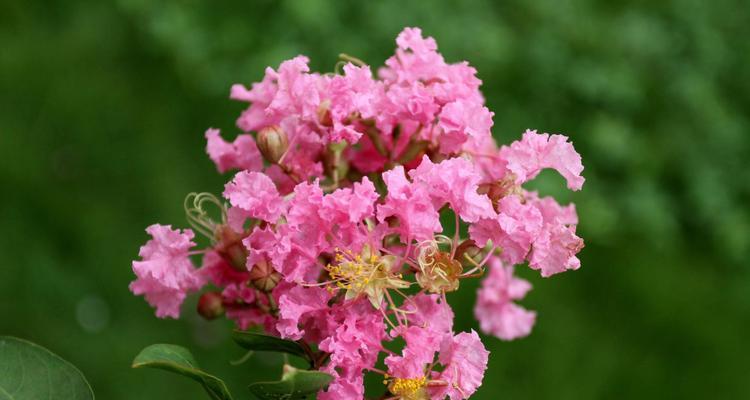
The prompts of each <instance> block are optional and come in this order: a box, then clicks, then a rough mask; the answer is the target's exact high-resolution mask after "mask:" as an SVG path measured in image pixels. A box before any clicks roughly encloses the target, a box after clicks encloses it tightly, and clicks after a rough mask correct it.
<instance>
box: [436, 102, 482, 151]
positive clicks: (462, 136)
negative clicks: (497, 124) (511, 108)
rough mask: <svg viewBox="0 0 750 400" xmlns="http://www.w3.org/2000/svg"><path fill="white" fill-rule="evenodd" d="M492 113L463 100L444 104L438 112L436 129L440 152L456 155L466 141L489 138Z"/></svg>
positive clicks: (479, 105)
mask: <svg viewBox="0 0 750 400" xmlns="http://www.w3.org/2000/svg"><path fill="white" fill-rule="evenodd" d="M493 115H494V113H492V112H491V111H490V110H488V109H487V107H484V106H483V105H482V104H481V103H476V102H472V101H468V100H464V99H459V100H456V101H454V102H452V103H448V104H446V105H445V106H444V107H443V109H442V111H441V112H440V117H439V118H440V121H439V122H438V127H439V128H440V129H441V130H442V133H441V135H440V137H439V143H440V152H441V153H443V154H451V153H458V152H460V151H461V147H462V146H463V145H464V143H466V142H467V141H470V140H474V141H481V140H483V138H484V137H488V136H491V133H490V129H491V128H492V116H493Z"/></svg>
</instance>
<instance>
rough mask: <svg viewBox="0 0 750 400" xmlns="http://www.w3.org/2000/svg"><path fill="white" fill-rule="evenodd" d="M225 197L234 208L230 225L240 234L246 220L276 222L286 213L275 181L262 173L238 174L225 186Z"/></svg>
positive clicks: (230, 215)
mask: <svg viewBox="0 0 750 400" xmlns="http://www.w3.org/2000/svg"><path fill="white" fill-rule="evenodd" d="M224 197H226V198H227V199H228V200H229V203H230V204H232V206H233V208H234V212H233V213H230V214H229V217H230V225H232V228H233V229H235V230H236V231H238V232H241V231H242V228H241V227H242V225H243V223H244V219H245V218H255V219H260V220H263V221H267V222H276V220H277V219H278V218H279V216H280V215H281V213H282V212H283V211H284V201H283V200H282V199H281V197H280V196H279V192H278V191H277V190H276V186H275V185H274V184H273V181H271V178H269V177H268V176H266V175H265V174H262V173H260V172H249V171H242V172H239V173H237V175H235V176H234V179H232V181H231V182H229V183H227V185H226V186H225V188H224ZM238 228H239V229H238Z"/></svg>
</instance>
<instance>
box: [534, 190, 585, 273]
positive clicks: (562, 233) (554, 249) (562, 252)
mask: <svg viewBox="0 0 750 400" xmlns="http://www.w3.org/2000/svg"><path fill="white" fill-rule="evenodd" d="M529 198H530V200H529V201H530V202H531V204H533V205H534V206H535V207H536V208H537V209H539V211H540V212H541V214H542V216H543V219H544V225H543V226H542V230H541V232H540V233H539V235H538V236H537V237H536V239H535V240H534V244H533V246H532V250H531V253H530V255H529V267H531V268H533V269H538V270H541V271H542V276H544V277H548V276H551V275H554V274H557V273H560V272H563V271H566V270H569V269H573V270H575V269H578V268H580V266H581V261H580V260H579V259H578V257H576V254H578V252H579V251H581V249H582V248H583V239H581V238H580V237H578V236H577V235H576V224H577V223H578V216H577V215H576V211H575V206H574V205H572V204H571V205H569V206H567V207H562V206H560V205H559V204H557V202H556V201H555V200H554V199H553V198H551V197H545V198H542V199H539V198H538V197H537V196H536V194H533V193H532V194H529Z"/></svg>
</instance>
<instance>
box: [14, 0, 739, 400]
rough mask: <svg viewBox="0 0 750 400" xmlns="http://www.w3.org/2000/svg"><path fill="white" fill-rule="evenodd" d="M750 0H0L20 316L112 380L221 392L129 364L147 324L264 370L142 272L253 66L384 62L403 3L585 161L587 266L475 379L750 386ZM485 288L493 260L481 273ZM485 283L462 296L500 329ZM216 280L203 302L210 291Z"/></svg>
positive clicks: (200, 181) (464, 306) (464, 316)
mask: <svg viewBox="0 0 750 400" xmlns="http://www.w3.org/2000/svg"><path fill="white" fill-rule="evenodd" d="M749 8H750V7H748V4H747V2H746V1H744V0H742V1H741V0H737V1H730V0H728V1H710V2H708V1H703V0H685V1H673V2H668V1H664V2H659V1H656V2H655V1H631V2H627V1H600V2H596V1H586V0H563V1H560V0H546V1H529V0H517V1H502V2H491V1H485V2H445V3H434V2H408V1H403V0H402V1H373V2H346V1H341V2H325V1H278V2H277V1H260V2H249V1H238V0H228V1H222V2H207V1H206V2H203V1H195V0H183V1H171V2H169V1H165V2H152V1H147V0H120V1H115V2H110V1H91V0H66V1H13V0H11V1H10V2H7V1H6V2H2V3H0V191H1V192H2V195H1V196H0V198H1V199H0V205H1V206H0V232H1V233H2V240H0V255H1V257H2V258H0V260H1V261H0V334H12V335H15V336H20V337H24V338H28V339H30V340H33V341H36V342H38V343H40V344H42V345H44V346H46V347H49V348H50V349H52V350H54V351H55V352H57V353H58V354H60V355H62V356H63V357H64V358H66V359H68V360H70V361H71V362H73V363H74V364H76V365H77V366H79V367H80V369H81V370H82V371H83V372H84V374H85V375H86V376H87V377H88V378H89V380H90V381H91V383H92V385H93V388H94V391H95V392H96V394H97V397H98V398H100V399H115V400H116V399H204V398H205V397H204V396H205V395H204V394H203V392H202V391H201V389H200V387H199V386H198V385H197V384H195V383H194V382H191V381H188V380H185V379H184V378H181V377H177V376H173V375H170V374H168V373H165V372H160V371H150V370H131V369H130V368H129V365H130V362H131V360H132V358H133V356H135V354H136V353H137V352H138V351H139V350H140V349H141V348H143V347H144V346H146V345H148V344H151V343H155V342H168V343H175V344H181V345H185V346H187V347H190V348H191V349H192V350H193V351H194V352H195V354H196V356H197V358H198V359H199V361H201V362H202V364H203V366H204V367H206V369H208V370H209V371H212V372H215V373H216V374H218V375H220V376H223V377H226V378H227V380H228V382H229V384H230V386H231V388H232V389H233V391H234V392H235V395H236V397H237V398H239V399H244V398H250V395H249V393H248V392H247V391H246V389H245V388H244V385H245V384H246V383H248V382H250V381H252V380H254V379H257V378H259V377H262V378H271V377H274V376H276V375H277V374H278V366H279V363H280V358H279V357H278V356H276V355H259V356H256V357H254V359H253V360H251V361H250V362H249V363H246V364H244V365H242V366H230V365H229V363H228V361H229V360H231V359H236V358H239V357H240V356H241V355H242V351H241V350H240V349H239V348H237V347H235V346H234V345H233V344H232V343H230V342H229V341H228V340H227V335H228V332H229V330H230V326H229V324H227V323H224V322H215V323H206V322H203V321H201V320H200V319H199V318H197V317H194V316H193V313H192V312H189V311H188V312H186V313H185V315H187V317H186V318H185V319H184V320H180V321H173V320H159V319H156V318H155V317H154V315H153V311H152V310H151V308H150V307H149V306H148V305H147V304H146V302H145V301H144V300H143V299H142V298H136V297H133V296H132V295H131V294H130V293H129V292H128V289H127V285H128V283H129V282H130V281H131V280H132V279H133V275H132V272H131V270H130V261H131V260H132V259H133V258H135V257H136V256H137V252H138V247H139V246H140V245H141V244H142V243H144V241H145V240H146V235H145V233H144V232H143V229H144V228H145V227H146V226H147V225H149V224H151V223H154V222H157V221H159V222H162V223H171V224H175V225H178V226H186V223H185V222H184V218H183V215H182V207H181V202H182V200H183V197H184V195H185V194H186V193H188V192H190V191H213V192H219V191H220V190H221V188H222V185H223V183H224V181H225V179H227V177H222V176H220V175H218V174H217V173H216V172H215V169H214V166H213V165H212V163H211V162H210V161H209V160H208V158H207V157H206V155H205V154H204V139H203V131H204V130H205V129H206V128H207V127H209V126H213V127H220V128H223V129H224V131H225V133H228V134H231V133H232V132H236V129H233V125H234V120H235V118H236V116H237V115H238V114H239V112H240V110H241V109H242V108H243V105H242V104H241V103H236V102H232V101H230V100H228V98H227V97H228V93H229V87H230V85H231V84H232V83H235V82H242V83H246V84H247V83H251V82H253V81H256V80H259V79H260V78H261V77H262V74H263V69H264V67H265V66H267V65H271V66H274V67H275V66H277V65H278V64H279V62H281V61H282V60H284V59H287V58H290V57H292V56H294V55H297V54H300V53H302V54H307V55H309V56H310V57H311V59H312V66H313V68H314V69H316V70H319V71H330V70H332V69H333V66H334V64H335V62H336V57H337V54H338V53H339V52H346V53H349V54H352V55H356V56H358V57H360V58H362V59H364V60H366V61H367V62H369V63H371V64H372V65H380V64H382V62H383V61H384V60H385V58H387V57H388V56H389V55H390V54H392V52H393V48H394V46H395V44H394V39H395V36H396V35H397V33H398V32H399V31H400V30H401V29H402V28H403V27H404V26H421V27H422V28H423V29H424V31H425V33H426V34H428V35H432V36H434V37H435V38H436V39H437V41H438V44H439V46H440V50H441V51H442V52H443V54H444V55H445V57H446V58H447V59H448V60H449V61H460V60H464V59H465V60H469V61H470V62H471V64H472V65H474V66H475V67H476V68H477V69H478V70H479V76H480V78H481V79H482V80H483V81H484V86H483V91H484V93H485V94H486V97H487V103H488V106H489V107H490V109H491V110H493V111H494V112H495V119H494V120H495V127H494V132H495V135H496V137H497V138H498V140H499V141H500V142H502V143H508V142H510V141H512V140H514V139H515V138H517V137H519V136H520V134H521V133H522V132H523V130H524V129H525V128H538V129H540V130H543V131H549V132H560V133H565V134H568V135H569V136H570V137H571V138H572V139H573V142H574V143H575V146H576V148H577V149H578V150H579V151H580V152H581V153H582V155H583V160H584V165H585V167H586V169H585V171H584V175H585V176H586V179H587V182H586V185H585V186H584V189H583V191H581V192H578V193H569V192H567V191H566V190H565V189H564V184H563V181H562V179H561V178H559V177H558V176H556V175H555V174H544V175H543V176H542V177H541V179H540V180H539V181H538V182H537V183H536V186H537V187H538V188H539V189H540V190H541V191H542V192H544V193H548V194H554V195H556V196H559V198H561V199H562V200H563V201H574V202H576V204H577V205H578V210H579V214H580V218H581V223H580V226H579V232H580V235H581V236H583V237H584V238H585V240H586V248H585V249H584V250H583V252H582V253H581V259H582V262H583V267H582V268H581V269H580V270H579V271H577V272H568V273H565V274H561V275H558V276H555V277H553V278H550V279H541V278H539V277H538V274H537V273H532V272H531V271H528V270H526V269H522V270H521V274H522V276H524V277H526V278H528V279H530V280H531V281H532V282H533V283H534V290H533V291H532V292H531V293H530V294H529V296H527V299H526V300H525V301H524V302H523V304H524V305H525V306H527V307H528V308H530V309H534V310H537V311H538V312H539V318H538V324H537V326H536V327H535V330H534V332H533V334H532V335H531V336H530V337H528V338H526V339H523V340H520V341H516V342H510V343H503V342H500V341H499V340H496V339H492V338H487V340H486V341H485V342H486V343H487V346H488V348H489V349H490V350H491V352H492V355H491V357H490V368H489V370H488V374H487V376H486V377H485V383H484V386H483V387H482V388H481V389H480V391H479V392H478V393H477V394H476V396H475V398H476V399H496V398H503V399H553V398H554V399H615V398H618V399H632V398H665V397H666V398H696V399H702V398H721V399H736V398H747V397H748V396H750V366H748V360H749V359H750V346H748V345H747V336H748V334H750V268H748V265H747V263H748V260H747V259H748V256H750V210H749V209H750V207H749V206H748V205H749V204H750V203H749V200H750V168H748V164H747V163H748V157H749V156H750V149H749V147H750V120H748V118H749V115H750V67H749V66H750V40H749V39H748V38H750V24H749V23H748V22H749V21H750V11H749ZM467 286H469V287H472V288H473V287H476V282H472V283H470V284H467ZM473 297H474V293H473V290H462V291H460V292H459V293H457V294H454V295H452V296H451V297H450V300H451V302H452V303H453V306H454V309H455V311H456V314H457V328H458V329H459V330H467V329H471V328H475V329H476V328H477V324H476V323H475V322H474V321H473V318H472V311H471V310H472V307H473ZM194 305H195V299H192V300H191V301H189V302H188V304H186V306H185V307H186V310H187V309H188V308H191V307H194Z"/></svg>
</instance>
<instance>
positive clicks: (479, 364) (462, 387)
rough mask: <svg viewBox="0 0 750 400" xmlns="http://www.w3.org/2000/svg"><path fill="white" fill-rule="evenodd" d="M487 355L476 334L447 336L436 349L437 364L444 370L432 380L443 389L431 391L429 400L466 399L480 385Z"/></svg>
mask: <svg viewBox="0 0 750 400" xmlns="http://www.w3.org/2000/svg"><path fill="white" fill-rule="evenodd" d="M489 354H490V352H488V351H487V349H485V348H484V345H483V344H482V341H481V340H480V339H479V335H477V333H476V332H474V331H471V333H467V332H462V333H459V334H458V335H455V336H453V337H450V336H447V337H446V338H445V339H444V340H443V343H442V345H441V347H440V357H439V361H440V363H441V364H443V365H444V366H445V368H444V369H443V371H442V372H440V373H437V374H434V376H433V379H436V380H441V381H445V382H447V383H448V384H447V385H444V386H434V387H432V388H431V389H432V390H431V394H432V398H435V399H442V398H444V397H445V396H449V397H450V398H451V400H461V399H468V398H469V397H471V395H473V394H474V392H475V391H476V390H477V388H478V387H479V386H480V385H481V384H482V379H483V378H484V371H485V370H486V369H487V361H488V358H489Z"/></svg>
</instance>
